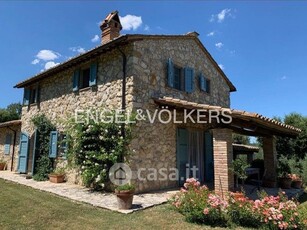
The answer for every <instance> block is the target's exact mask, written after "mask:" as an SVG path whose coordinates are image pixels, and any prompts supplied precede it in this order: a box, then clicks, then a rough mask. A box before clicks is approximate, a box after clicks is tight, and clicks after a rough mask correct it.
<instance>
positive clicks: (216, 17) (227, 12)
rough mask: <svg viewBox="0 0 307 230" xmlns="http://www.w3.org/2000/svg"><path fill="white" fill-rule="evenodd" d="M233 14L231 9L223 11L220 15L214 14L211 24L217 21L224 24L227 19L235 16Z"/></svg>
mask: <svg viewBox="0 0 307 230" xmlns="http://www.w3.org/2000/svg"><path fill="white" fill-rule="evenodd" d="M231 12H232V10H231V9H223V10H222V11H221V12H219V13H218V14H212V15H211V18H210V22H214V21H215V20H217V22H219V23H222V22H223V21H224V20H225V19H226V18H227V17H231V16H233V15H232V13H231Z"/></svg>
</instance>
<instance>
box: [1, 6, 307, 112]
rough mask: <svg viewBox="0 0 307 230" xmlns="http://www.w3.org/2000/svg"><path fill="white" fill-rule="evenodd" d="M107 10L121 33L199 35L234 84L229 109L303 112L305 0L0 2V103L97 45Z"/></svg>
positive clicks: (306, 39)
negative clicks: (121, 24)
mask: <svg viewBox="0 0 307 230" xmlns="http://www.w3.org/2000/svg"><path fill="white" fill-rule="evenodd" d="M113 10H118V11H119V12H120V15H121V16H122V17H123V20H124V21H125V23H124V24H125V25H124V27H125V30H123V31H122V33H123V34H130V33H140V34H143V33H144V34H185V33H187V32H189V31H197V32H198V33H200V37H199V38H200V39H201V41H202V42H203V44H204V45H205V46H206V48H207V49H208V50H209V52H210V53H211V54H212V56H213V57H214V58H215V60H216V61H217V63H219V64H220V65H221V66H222V67H223V68H224V71H225V73H226V75H227V76H228V77H229V79H230V80H231V81H232V82H233V83H234V85H235V86H236V87H237V90H238V91H237V92H234V93H232V95H231V107H232V108H236V109H242V110H247V111H250V112H258V113H261V114H263V115H266V116H269V117H272V116H275V115H277V116H284V115H285V114H288V113H290V112H294V111H295V112H299V113H301V114H303V115H307V106H306V104H307V100H306V99H307V93H306V92H307V90H306V88H307V64H306V62H307V45H306V42H307V30H306V26H307V2H293V1H289V2H284V1H283V2H265V1H259V2H248V1H246V2H244V1H237V2H231V1H221V2H216V1H214V2H213V1H210V2H205V1H147V2H141V1H134V2H133V1H86V2H85V1H84V2H82V1H79V2H74V1H46V2H43V1H41V2H40V1H36V2H35V1H33V2H31V1H25V2H19V1H12V2H11V1H1V2H0V28H1V29H0V60H1V72H0V83H1V84H0V107H6V106H7V105H8V104H10V103H11V102H17V101H21V99H22V94H23V92H22V90H21V89H13V86H14V85H15V84H16V83H17V82H19V81H21V80H24V79H26V78H29V77H31V76H33V75H34V74H37V73H39V72H40V71H42V70H43V69H45V68H48V67H50V66H53V65H54V64H56V63H60V62H63V61H64V60H66V59H67V58H69V57H72V56H75V55H77V54H78V53H79V52H84V50H88V49H91V48H93V47H95V46H97V45H98V44H99V40H98V41H96V40H97V36H95V35H98V36H100V29H99V27H98V23H99V22H100V21H101V20H102V19H104V18H105V16H106V15H107V14H108V13H109V12H111V11H113ZM127 15H132V16H128V17H127ZM95 38H96V39H95Z"/></svg>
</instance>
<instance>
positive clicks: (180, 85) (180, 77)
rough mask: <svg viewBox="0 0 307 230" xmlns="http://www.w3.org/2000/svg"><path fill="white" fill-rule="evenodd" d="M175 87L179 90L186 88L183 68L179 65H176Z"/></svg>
mask: <svg viewBox="0 0 307 230" xmlns="http://www.w3.org/2000/svg"><path fill="white" fill-rule="evenodd" d="M174 88H175V89H178V90H184V74H183V69H182V68H180V67H179V66H174Z"/></svg>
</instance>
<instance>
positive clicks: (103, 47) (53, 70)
mask: <svg viewBox="0 0 307 230" xmlns="http://www.w3.org/2000/svg"><path fill="white" fill-rule="evenodd" d="M127 38H128V35H123V36H120V37H118V38H117V39H114V40H112V41H110V42H108V43H106V44H104V45H101V46H98V47H96V48H94V49H92V50H90V51H88V52H86V53H84V54H81V55H79V56H77V57H74V58H72V59H70V60H68V61H65V62H63V63H62V64H59V65H57V66H55V67H53V68H50V69H48V70H46V71H44V72H42V73H39V74H37V75H35V76H33V77H30V78H28V79H26V80H24V81H21V82H19V83H17V84H16V85H15V86H14V88H23V87H26V86H28V85H30V84H32V83H35V82H37V81H39V80H41V79H43V78H45V77H46V76H50V75H52V74H55V73H58V72H60V71H63V70H65V69H67V68H70V67H72V66H74V65H77V64H79V63H81V62H83V61H85V60H88V59H90V58H94V57H96V56H98V55H100V54H101V53H103V52H104V51H106V50H108V49H111V48H114V46H115V45H118V44H119V43H122V42H124V41H126V40H127Z"/></svg>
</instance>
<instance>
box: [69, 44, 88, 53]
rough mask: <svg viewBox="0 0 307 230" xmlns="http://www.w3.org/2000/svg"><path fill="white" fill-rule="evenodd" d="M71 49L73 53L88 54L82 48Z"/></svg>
mask: <svg viewBox="0 0 307 230" xmlns="http://www.w3.org/2000/svg"><path fill="white" fill-rule="evenodd" d="M69 49H70V50H71V51H73V52H76V53H80V54H82V53H85V52H86V50H85V49H84V48H82V47H81V46H75V47H70V48H69Z"/></svg>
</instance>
